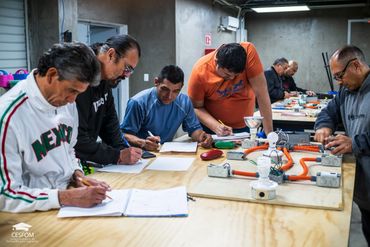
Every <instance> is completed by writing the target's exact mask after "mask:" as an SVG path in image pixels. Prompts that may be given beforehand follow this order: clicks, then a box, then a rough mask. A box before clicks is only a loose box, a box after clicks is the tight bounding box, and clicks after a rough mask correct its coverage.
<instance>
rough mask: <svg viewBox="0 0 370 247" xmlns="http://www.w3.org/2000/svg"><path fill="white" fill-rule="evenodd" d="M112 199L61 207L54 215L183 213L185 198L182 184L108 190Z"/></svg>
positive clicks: (147, 215)
mask: <svg viewBox="0 0 370 247" xmlns="http://www.w3.org/2000/svg"><path fill="white" fill-rule="evenodd" d="M107 194H108V195H109V196H110V197H112V199H108V198H107V199H106V200H104V201H103V203H102V204H99V205H97V206H95V207H92V208H79V207H62V208H61V209H60V210H59V213H58V217H59V218H66V217H84V216H130V217H164V216H166V217H185V216H188V202H187V196H186V188H185V187H184V186H181V187H175V188H171V189H164V190H140V189H128V190H112V191H109V192H108V193H107Z"/></svg>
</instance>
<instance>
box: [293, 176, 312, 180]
mask: <svg viewBox="0 0 370 247" xmlns="http://www.w3.org/2000/svg"><path fill="white" fill-rule="evenodd" d="M287 178H288V180H289V181H297V180H312V176H295V175H288V176H287Z"/></svg>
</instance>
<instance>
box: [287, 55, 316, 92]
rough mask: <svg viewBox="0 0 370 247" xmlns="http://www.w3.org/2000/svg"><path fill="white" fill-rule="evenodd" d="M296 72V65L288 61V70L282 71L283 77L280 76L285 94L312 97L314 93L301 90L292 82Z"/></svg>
mask: <svg viewBox="0 0 370 247" xmlns="http://www.w3.org/2000/svg"><path fill="white" fill-rule="evenodd" d="M297 71H298V63H297V62H296V61H294V60H290V61H289V66H288V68H287V69H286V70H285V71H284V73H283V76H281V81H282V82H283V88H284V90H285V91H287V92H300V93H304V94H307V95H308V96H314V95H316V93H315V92H314V91H311V90H307V89H303V88H300V87H297V84H296V83H295V81H294V78H293V75H295V73H297Z"/></svg>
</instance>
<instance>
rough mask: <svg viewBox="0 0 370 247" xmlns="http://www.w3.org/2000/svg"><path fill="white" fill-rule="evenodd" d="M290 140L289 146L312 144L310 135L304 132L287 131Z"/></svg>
mask: <svg viewBox="0 0 370 247" xmlns="http://www.w3.org/2000/svg"><path fill="white" fill-rule="evenodd" d="M285 133H286V134H287V135H288V138H289V144H292V145H295V144H303V143H305V144H309V143H310V133H307V132H302V131H286V132H285Z"/></svg>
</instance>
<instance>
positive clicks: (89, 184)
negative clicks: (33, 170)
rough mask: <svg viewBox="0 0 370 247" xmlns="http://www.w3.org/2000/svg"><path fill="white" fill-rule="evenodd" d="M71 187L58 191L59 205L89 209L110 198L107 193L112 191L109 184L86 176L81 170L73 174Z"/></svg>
mask: <svg viewBox="0 0 370 247" xmlns="http://www.w3.org/2000/svg"><path fill="white" fill-rule="evenodd" d="M71 186H72V187H68V189H67V190H60V191H58V199H59V203H60V204H61V205H62V206H76V207H84V208H87V207H93V206H95V205H97V204H100V203H102V201H103V200H104V199H105V198H106V197H108V198H110V197H109V196H108V195H106V193H107V191H110V190H111V188H110V186H109V185H108V184H107V183H105V182H103V181H99V180H96V179H93V178H90V177H87V176H84V174H83V173H82V171H80V170H76V171H75V173H74V174H73V179H72V182H71ZM110 199H112V198H110Z"/></svg>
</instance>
